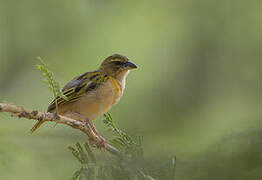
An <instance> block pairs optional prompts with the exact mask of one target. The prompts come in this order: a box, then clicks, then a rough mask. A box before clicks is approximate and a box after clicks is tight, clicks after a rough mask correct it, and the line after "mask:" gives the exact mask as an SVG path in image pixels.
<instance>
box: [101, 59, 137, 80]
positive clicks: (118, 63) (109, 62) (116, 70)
mask: <svg viewBox="0 0 262 180" xmlns="http://www.w3.org/2000/svg"><path fill="white" fill-rule="evenodd" d="M136 68H137V66H136V65H135V64H134V63H132V62H131V61H130V60H129V59H128V58H127V57H125V56H122V55H119V54H113V55H112V56H109V57H107V58H106V59H105V60H104V61H103V63H102V64H101V66H100V68H99V69H100V70H101V71H104V72H105V73H106V74H108V75H109V76H113V77H117V76H118V75H121V74H126V73H127V72H128V71H129V70H130V69H136Z"/></svg>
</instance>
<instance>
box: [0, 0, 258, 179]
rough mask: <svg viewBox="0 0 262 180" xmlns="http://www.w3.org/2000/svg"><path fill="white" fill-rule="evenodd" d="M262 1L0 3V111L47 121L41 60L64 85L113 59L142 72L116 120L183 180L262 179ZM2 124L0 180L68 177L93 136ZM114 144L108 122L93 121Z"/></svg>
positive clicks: (133, 77)
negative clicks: (2, 104)
mask: <svg viewBox="0 0 262 180" xmlns="http://www.w3.org/2000/svg"><path fill="white" fill-rule="evenodd" d="M261 12H262V1H258V0H250V1H236V0H235V1H234V0H221V1H215V0H209V1H208V0H198V1H196V0H185V1H178V0H163V1H157V0H150V1H149V0H142V1H141V0H133V1H119V0H118V1H117V0H75V1H71V0H63V1H62V0H56V1H53V0H45V1H35V0H20V1H10V0H0V101H8V102H13V103H16V104H19V105H24V106H25V107H28V108H33V109H39V110H41V111H45V109H46V107H47V106H48V104H49V102H50V101H51V99H52V97H51V93H50V92H49V90H48V89H47V87H46V85H45V84H44V83H43V82H41V80H40V78H41V75H40V73H39V72H38V71H37V70H36V69H35V68H34V65H35V64H36V63H37V60H36V57H37V56H41V57H42V58H43V59H44V60H45V62H47V63H48V64H49V66H50V68H51V70H53V71H55V75H56V77H57V79H58V80H59V81H60V82H61V84H62V85H64V84H65V83H66V82H67V81H69V80H71V79H72V78H73V77H74V76H77V75H80V74H81V73H84V72H86V71H90V70H94V69H96V68H97V67H98V66H99V64H100V63H101V61H102V60H103V59H104V58H105V57H107V56H109V55H111V54H113V53H120V54H123V55H126V56H127V57H128V58H129V59H131V60H132V61H133V62H135V63H136V64H137V65H138V66H139V69H138V70H136V71H133V72H131V73H130V75H129V76H128V79H127V87H126V91H125V95H124V97H123V98H122V100H121V101H120V103H119V104H118V105H116V106H115V107H114V108H113V109H112V110H111V111H110V112H111V114H112V116H113V118H114V119H115V121H116V122H117V124H118V125H119V126H120V127H121V128H122V129H123V130H125V131H126V132H128V133H129V134H131V135H133V136H136V135H142V136H143V141H144V144H143V146H144V150H145V156H146V158H147V159H150V160H159V159H162V158H165V157H169V156H172V155H176V156H177V171H176V179H179V180H180V179H190V180H191V179H201V180H203V179H208V180H209V179H223V180H225V179H238V180H239V179H245V180H246V179H260V178H262V154H261V148H262V121H261V118H262V110H261V107H262V101H261V100H262V95H261V94H262V83H261V81H262V80H261V79H262V71H261V69H262V68H261V67H262V60H261V57H262V50H261V48H262V22H261V18H262V13H261ZM33 123H34V122H33V121H29V120H26V119H17V118H10V117H9V115H8V114H4V113H1V114H0V179H7V180H9V179H18V178H19V179H36V178H37V179H39V180H44V179H70V178H71V176H72V174H73V172H74V171H75V170H76V169H77V168H78V167H79V164H78V162H77V161H76V160H75V159H74V158H73V157H72V155H71V154H70V152H69V151H68V150H67V149H66V147H67V146H68V145H72V144H74V143H75V142H76V141H85V140H86V137H85V135H83V134H82V133H80V132H77V131H75V130H73V129H71V128H69V127H65V126H63V125H57V126H56V127H55V128H54V127H53V125H54V124H51V123H47V124H45V126H44V127H42V128H41V129H39V130H38V132H37V133H35V134H34V135H30V133H29V129H30V128H31V127H32V126H33ZM95 124H96V126H97V128H98V129H99V131H100V132H101V133H102V134H103V135H104V136H105V137H106V138H109V137H108V136H107V133H106V132H105V127H104V125H103V123H102V120H101V119H99V120H97V121H95Z"/></svg>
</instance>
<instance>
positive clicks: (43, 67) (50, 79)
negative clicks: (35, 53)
mask: <svg viewBox="0 0 262 180" xmlns="http://www.w3.org/2000/svg"><path fill="white" fill-rule="evenodd" d="M37 59H38V60H39V62H40V64H37V65H36V68H37V69H38V70H40V71H41V72H42V76H43V77H44V79H43V81H44V82H45V83H46V84H47V85H48V88H49V89H50V90H51V91H52V93H53V97H54V99H55V98H56V97H57V96H60V97H62V98H63V99H65V100H67V97H66V96H65V95H64V94H63V92H62V91H61V88H60V85H59V83H58V82H57V81H56V80H55V78H54V73H53V72H52V71H50V70H49V69H48V66H47V64H46V63H45V62H44V61H43V60H42V58H41V57H37ZM55 104H56V114H58V104H57V100H56V99H55Z"/></svg>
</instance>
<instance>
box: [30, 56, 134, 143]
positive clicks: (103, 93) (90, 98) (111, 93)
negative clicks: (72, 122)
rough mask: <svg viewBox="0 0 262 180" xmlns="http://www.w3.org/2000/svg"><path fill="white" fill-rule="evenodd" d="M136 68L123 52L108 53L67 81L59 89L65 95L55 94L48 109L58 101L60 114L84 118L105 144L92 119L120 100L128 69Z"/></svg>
mask: <svg viewBox="0 0 262 180" xmlns="http://www.w3.org/2000/svg"><path fill="white" fill-rule="evenodd" d="M135 68H137V66H136V65H135V64H133V63H132V62H131V61H129V59H128V58H127V57H125V56H122V55H119V54H114V55H112V56H109V57H107V58H106V59H105V60H104V61H103V62H102V64H101V65H100V67H99V68H98V70H95V71H91V72H86V73H84V74H82V75H80V76H77V77H75V78H74V79H72V80H71V81H70V82H68V83H67V84H66V85H65V86H64V87H63V89H62V92H63V94H64V96H66V97H67V98H63V97H60V96H58V97H56V99H54V100H53V101H52V103H51V104H50V105H49V107H48V109H47V112H50V113H55V112H56V102H57V104H58V111H59V115H63V116H66V117H69V118H73V119H76V120H79V121H85V122H87V123H88V125H89V126H90V128H91V129H92V131H93V132H94V133H95V134H96V135H97V136H98V137H99V138H100V140H101V141H102V142H103V145H105V144H106V141H105V139H104V138H103V137H102V136H100V135H99V133H98V131H97V130H96V128H95V126H94V124H93V120H95V119H96V118H98V117H100V116H101V115H103V114H105V113H106V112H108V111H109V110H110V109H111V108H112V106H113V105H115V104H116V103H117V102H118V101H119V100H120V98H121V97H122V96H123V93H124V89H125V84H126V77H127V75H128V73H129V70H131V69H135ZM43 122H44V121H38V122H37V123H36V124H35V125H34V127H33V128H32V129H31V132H32V133H33V132H34V131H35V130H36V129H37V128H39V127H40V126H41V125H42V123H43Z"/></svg>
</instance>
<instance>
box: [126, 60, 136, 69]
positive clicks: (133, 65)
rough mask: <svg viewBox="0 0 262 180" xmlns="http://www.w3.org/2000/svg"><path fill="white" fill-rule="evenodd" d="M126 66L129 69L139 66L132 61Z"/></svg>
mask: <svg viewBox="0 0 262 180" xmlns="http://www.w3.org/2000/svg"><path fill="white" fill-rule="evenodd" d="M125 67H126V68H127V69H136V68H137V66H136V65H135V64H134V63H132V62H130V61H128V62H126V63H125Z"/></svg>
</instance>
